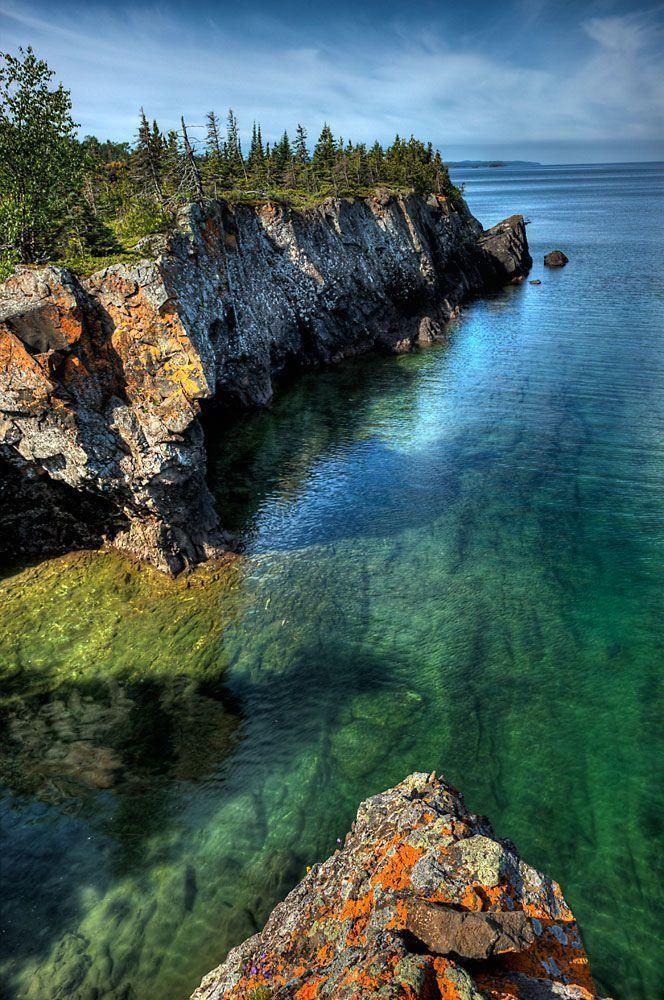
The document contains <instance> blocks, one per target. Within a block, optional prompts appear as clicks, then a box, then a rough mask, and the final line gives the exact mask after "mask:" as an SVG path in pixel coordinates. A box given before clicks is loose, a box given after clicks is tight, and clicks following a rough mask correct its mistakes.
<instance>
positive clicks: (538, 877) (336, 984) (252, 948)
mask: <svg viewBox="0 0 664 1000" xmlns="http://www.w3.org/2000/svg"><path fill="white" fill-rule="evenodd" d="M378 996H382V997H391V998H395V1000H396V998H404V1000H509V998H520V1000H554V998H556V1000H592V998H597V996H598V995H597V992H596V990H595V986H594V983H593V980H592V977H591V973H590V967H589V963H588V958H587V955H586V953H585V950H584V946H583V943H582V940H581V937H580V934H579V929H578V927H577V924H576V922H575V920H574V916H573V915H572V913H571V911H570V909H569V907H568V906H567V904H566V903H565V900H564V898H563V895H562V893H561V891H560V887H559V886H558V885H557V884H556V883H555V882H553V881H551V879H548V878H547V877H546V876H544V875H542V874H540V872H538V871H536V870H535V869H534V868H531V867H530V865H528V864H526V863H525V862H524V861H522V860H521V858H520V857H519V855H518V852H517V850H516V848H515V847H514V845H513V844H511V843H510V842H509V841H501V840H498V839H496V837H495V836H494V834H493V831H492V829H491V826H490V825H489V822H488V820H487V819H486V818H484V817H481V816H475V815H472V814H470V813H469V812H468V810H467V809H466V807H465V805H464V802H463V799H462V797H461V795H460V794H459V793H458V792H457V791H456V790H455V789H454V788H453V787H452V786H451V785H449V784H447V782H445V781H444V780H442V779H439V778H436V777H435V775H427V774H412V775H410V777H408V778H406V779H405V781H402V782H401V784H399V785H397V786H396V787H395V788H392V789H390V790H389V791H386V792H383V793H382V794H380V795H376V796H374V797H373V798H371V799H368V800H367V801H366V802H363V803H362V805H361V806H360V808H359V810H358V813H357V819H356V820H355V822H354V824H353V826H352V829H351V832H350V833H349V834H348V835H347V836H346V838H345V842H344V843H343V846H341V847H340V848H339V849H338V850H337V851H335V853H334V854H333V855H332V857H331V858H328V860H327V861H325V862H324V863H322V864H318V865H314V866H313V868H311V869H310V870H309V872H308V873H307V875H306V876H305V878H304V879H303V880H302V881H301V882H300V883H299V885H297V886H296V887H295V889H293V891H292V892H291V893H290V894H289V895H288V896H287V897H286V899H285V900H284V901H283V902H282V903H279V904H278V905H277V906H276V907H275V909H274V910H273V911H272V914H271V916H270V917H269V919H268V921H267V923H266V925H265V927H264V928H263V930H262V931H261V932H260V933H258V934H256V935H254V936H253V937H251V938H249V939H248V940H247V941H245V942H244V943H243V944H241V945H239V947H237V948H234V949H233V950H232V951H231V952H230V954H229V955H228V957H227V958H226V961H225V962H224V963H223V964H222V965H220V966H219V967H218V968H217V969H214V970H213V971H212V972H210V973H209V975H207V976H206V977H205V978H204V979H203V981H202V983H201V985H200V986H199V988H198V989H197V990H196V991H195V992H194V993H193V994H192V997H191V1000H231V998H237V1000H240V998H242V1000H250V998H253V1000H269V998H275V1000H276V998H279V997H281V998H286V997H288V998H293V1000H328V998H329V1000H363V998H369V997H378Z"/></svg>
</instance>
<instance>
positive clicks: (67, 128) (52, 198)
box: [0, 48, 86, 261]
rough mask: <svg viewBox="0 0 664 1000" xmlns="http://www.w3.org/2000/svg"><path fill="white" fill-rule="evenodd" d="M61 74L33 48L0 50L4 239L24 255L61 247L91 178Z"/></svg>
mask: <svg viewBox="0 0 664 1000" xmlns="http://www.w3.org/2000/svg"><path fill="white" fill-rule="evenodd" d="M53 76H54V74H53V72H52V71H51V70H50V69H49V68H48V66H47V65H46V63H45V62H44V61H43V60H41V59H38V58H37V57H36V55H35V54H34V52H33V51H32V49H31V48H27V49H25V50H23V49H19V52H18V55H16V56H13V55H10V54H8V53H2V54H0V233H1V234H2V235H1V236H0V242H1V243H2V245H3V249H4V250H5V251H7V250H13V251H14V252H15V253H16V254H17V256H18V257H19V258H20V259H21V260H23V261H37V260H42V259H46V258H48V257H49V256H50V255H52V254H53V253H54V252H56V251H57V249H58V246H59V244H60V242H61V239H62V236H63V233H64V231H65V230H66V229H67V227H68V224H70V223H71V222H72V219H73V217H74V216H75V215H76V209H77V204H76V203H77V200H78V197H79V192H80V187H81V183H82V179H83V172H84V166H85V160H86V157H85V147H84V146H83V145H82V144H81V143H79V142H78V140H77V137H76V128H77V126H76V123H75V122H74V120H73V119H72V117H71V98H70V96H69V92H68V91H67V90H65V89H64V87H63V86H62V84H59V85H58V86H57V87H54V86H53V85H52V79H53Z"/></svg>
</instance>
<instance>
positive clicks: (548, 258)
mask: <svg viewBox="0 0 664 1000" xmlns="http://www.w3.org/2000/svg"><path fill="white" fill-rule="evenodd" d="M567 263H569V257H567V256H566V255H565V254H564V253H563V252H562V250H552V251H551V252H550V253H547V254H544V266H545V267H564V266H565V264H567Z"/></svg>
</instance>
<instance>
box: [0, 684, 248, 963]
mask: <svg viewBox="0 0 664 1000" xmlns="http://www.w3.org/2000/svg"><path fill="white" fill-rule="evenodd" d="M241 730H242V714H241V710H240V706H239V703H238V701H237V700H236V699H235V698H234V697H233V696H232V695H231V694H230V693H229V692H228V690H227V689H226V688H225V687H224V685H223V681H222V680H221V679H219V680H217V681H216V682H213V681H212V680H211V679H209V678H208V679H207V680H206V681H204V682H202V683H197V682H196V681H194V680H192V678H190V677H185V676H182V677H172V678H165V679H161V680H159V679H149V680H147V681H144V682H140V683H123V682H121V681H109V682H105V681H103V680H96V681H94V682H90V681H83V682H81V683H79V684H71V683H69V684H65V685H62V686H60V687H59V688H58V690H57V692H56V693H49V694H47V695H42V696H39V697H35V698H29V699H26V700H24V701H17V702H13V703H10V704H9V705H5V706H4V707H3V708H2V709H1V710H0V772H1V773H2V776H3V783H4V785H5V788H6V790H7V792H8V793H10V796H9V797H6V798H5V807H4V808H5V810H6V812H5V821H6V822H7V823H8V824H9V825H13V823H14V821H18V816H17V814H16V812H15V811H16V810H22V809H24V808H26V807H27V816H28V817H30V818H29V819H28V820H27V823H26V822H25V821H24V822H23V823H22V824H21V825H22V827H23V829H24V832H25V835H26V842H25V843H20V842H19V847H18V851H17V852H16V853H13V852H12V854H11V855H10V854H8V853H7V852H5V855H4V858H3V864H4V865H5V866H10V867H11V870H12V878H13V880H14V886H15V889H16V900H15V902H13V903H11V902H9V901H7V900H6V901H5V920H6V927H5V933H4V935H3V942H2V946H3V951H4V953H5V956H11V957H12V958H13V959H14V960H19V959H20V958H21V956H25V955H31V956H32V955H34V954H35V952H43V953H45V954H46V953H47V952H48V950H49V948H50V946H51V944H52V941H53V940H54V939H56V938H58V937H59V936H60V935H61V934H62V932H63V928H64V927H66V926H67V925H75V924H76V923H77V921H78V920H79V919H80V917H81V905H80V902H81V890H82V889H85V888H88V889H89V888H90V885H91V884H93V885H95V886H96V888H97V889H98V890H100V891H103V890H104V888H105V887H106V886H107V885H108V884H109V883H110V882H111V881H113V880H118V879H123V878H126V877H127V876H131V875H136V874H139V873H142V872H143V868H144V865H145V859H146V845H147V844H148V843H149V842H150V841H151V839H153V838H154V837H155V835H157V834H160V833H162V832H163V830H164V829H167V828H168V827H169V825H172V824H173V823H174V822H176V818H177V810H178V799H177V791H178V788H181V787H182V786H183V785H185V784H193V783H200V782H204V781H205V780H206V779H208V778H209V776H210V775H212V774H216V773H218V772H219V770H220V768H222V767H223V764H224V762H225V761H226V760H227V759H228V758H229V756H230V755H231V753H232V751H233V748H234V747H235V746H236V744H237V741H238V739H240V738H241ZM28 802H31V803H32V805H30V806H28ZM12 814H14V815H12ZM56 817H58V820H57V823H56V825H57V826H59V827H60V831H61V837H56V838H55V839H54V841H53V842H52V843H51V844H50V845H49V844H48V843H46V844H43V845H40V843H39V832H38V831H39V829H40V828H43V823H44V822H48V821H49V819H50V820H52V821H53V820H55V818H56ZM32 826H34V827H35V830H36V837H35V838H32V837H31V827H32ZM15 832H16V831H15ZM70 838H71V842H69V841H70ZM90 841H95V842H96V843H97V844H98V845H99V856H98V858H97V862H98V864H95V863H94V859H91V858H90V857H87V856H86V855H87V854H88V851H87V850H86V849H85V843H89V842H90ZM65 844H66V845H67V847H66V848H65ZM30 845H31V846H30ZM26 847H27V850H25V848H26ZM63 848H65V850H64V853H62V852H63ZM77 854H78V857H79V860H80V863H78V862H77ZM91 862H92V863H91ZM153 863H154V862H153ZM54 872H56V873H58V875H57V876H56V878H55V883H57V882H58V881H61V882H62V883H64V884H63V885H62V887H61V889H60V891H59V892H56V891H54V890H55V889H56V885H54Z"/></svg>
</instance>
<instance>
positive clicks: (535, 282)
mask: <svg viewBox="0 0 664 1000" xmlns="http://www.w3.org/2000/svg"><path fill="white" fill-rule="evenodd" d="M528 284H529V285H541V284H542V282H541V281H540V280H539V278H533V280H532V281H529V282H528Z"/></svg>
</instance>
